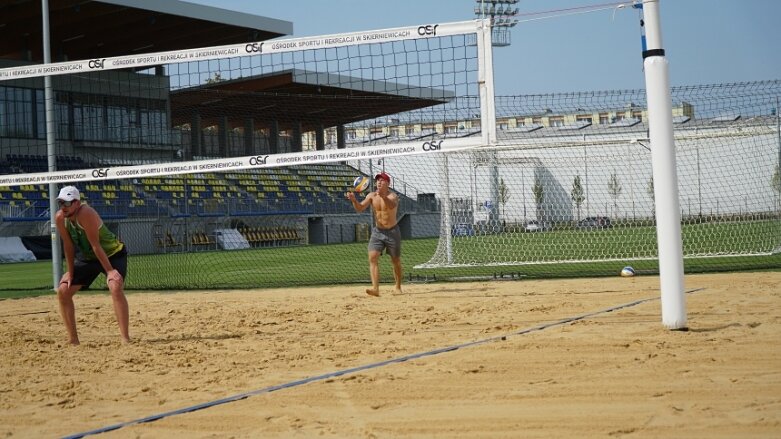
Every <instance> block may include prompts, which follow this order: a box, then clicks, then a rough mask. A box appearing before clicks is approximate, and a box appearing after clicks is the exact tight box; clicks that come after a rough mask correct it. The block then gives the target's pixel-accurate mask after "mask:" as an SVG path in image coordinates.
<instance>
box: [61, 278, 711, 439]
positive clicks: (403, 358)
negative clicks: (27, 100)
mask: <svg viewBox="0 0 781 439" xmlns="http://www.w3.org/2000/svg"><path fill="white" fill-rule="evenodd" d="M702 289H703V288H698V289H694V290H689V291H686V293H687V294H688V293H693V292H697V291H700V290H702ZM654 300H660V298H659V297H651V298H647V299H640V300H635V301H633V302H629V303H625V304H623V305H616V306H613V307H610V308H606V309H603V310H600V311H593V312H590V313H586V314H581V315H578V316H573V317H566V318H563V319H561V320H556V321H553V322H548V323H543V324H541V325H537V326H532V327H531V328H526V329H522V330H520V331H516V332H511V333H509V334H505V335H497V336H493V337H488V338H484V339H481V340H475V341H470V342H467V343H461V344H457V345H453V346H447V347H444V348H439V349H433V350H430V351H425V352H418V353H416V354H409V355H404V356H401V357H397V358H391V359H390V360H385V361H379V362H376V363H369V364H365V365H363V366H357V367H352V368H349V369H342V370H337V371H334V372H328V373H324V374H322V375H315V376H311V377H309V378H303V379H300V380H296V381H290V382H287V383H284V384H277V385H274V386H269V387H264V388H262V389H257V390H252V391H250V392H245V393H239V394H237V395H233V396H229V397H227V398H222V399H218V400H215V401H209V402H204V403H201V404H197V405H193V406H189V407H184V408H181V409H177V410H172V411H168V412H164V413H159V414H156V415H151V416H147V417H144V418H139V419H134V420H132V421H126V422H121V423H119V424H114V425H109V426H106V427H101V428H98V429H95V430H90V431H85V432H82V433H75V434H71V435H68V436H64V439H78V438H82V437H84V436H91V435H96V434H101V433H106V432H109V431H113V430H118V429H120V428H123V427H129V426H131V425H136V424H144V423H147V422H154V421H157V420H159V419H163V418H167V417H169V416H176V415H181V414H184V413H190V412H195V411H198V410H203V409H206V408H209V407H214V406H217V405H222V404H227V403H229V402H234V401H240V400H242V399H247V398H249V397H251V396H256V395H261V394H264V393H271V392H275V391H277V390H282V389H288V388H290V387H296V386H300V385H303V384H308V383H312V382H315V381H324V380H327V379H330V378H335V377H339V376H342V375H348V374H352V373H356V372H361V371H364V370H368V369H375V368H378V367H382V366H387V365H389V364H396V363H403V362H405V361H409V360H415V359H418V358H424V357H430V356H433V355H438V354H441V353H444V352H451V351H455V350H458V349H462V348H469V347H473V346H479V345H483V344H487V343H493V342H497V341H501V340H506V339H507V337H510V336H514V335H524V334H529V333H531V332H535V331H542V330H545V329H548V328H552V327H555V326H561V325H565V324H567V323H572V322H576V321H578V320H583V319H586V318H589V317H593V316H596V315H599V314H605V313H609V312H613V311H618V310H621V309H624V308H630V307H633V306H637V305H640V304H642V303H646V302H651V301H654Z"/></svg>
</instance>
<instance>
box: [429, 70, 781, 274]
mask: <svg viewBox="0 0 781 439" xmlns="http://www.w3.org/2000/svg"><path fill="white" fill-rule="evenodd" d="M779 95H781V82H779V81H766V82H755V83H743V84H723V85H708V86H692V87H678V88H673V89H672V98H673V121H674V132H675V145H676V155H677V157H678V160H677V173H678V176H679V192H680V205H681V218H682V233H683V256H684V258H686V259H687V260H689V261H693V260H699V261H700V265H699V266H696V265H695V266H692V267H695V270H696V269H702V267H703V266H709V267H710V268H711V269H731V268H738V267H741V266H744V265H742V262H741V258H740V257H742V256H755V257H758V258H757V263H758V264H759V266H762V265H763V264H767V263H769V264H770V265H771V266H777V265H778V263H779V252H781V201H780V200H781V180H780V179H779V162H780V161H781V136H780V135H779V125H781V122H780V121H779V115H778V100H779ZM496 108H497V124H498V126H499V130H498V134H497V136H498V139H499V142H498V145H497V146H491V147H485V148H480V149H479V150H469V151H462V152H457V153H452V154H446V155H442V156H440V157H438V159H439V169H440V171H439V173H438V175H440V176H441V178H440V183H441V185H440V190H441V191H442V199H443V200H446V201H445V202H443V204H444V207H443V217H442V218H443V220H442V228H441V230H440V243H439V246H438V247H437V250H436V253H435V254H434V256H433V257H432V258H431V260H430V261H428V262H426V263H424V264H421V265H420V266H419V267H421V268H434V267H447V266H451V267H457V266H480V265H494V266H513V265H527V266H529V265H540V264H560V263H586V262H600V261H602V262H604V261H614V262H615V264H614V266H615V270H616V271H615V272H616V273H618V271H619V270H620V268H621V264H625V263H628V262H631V261H644V260H645V261H649V264H646V265H645V266H647V267H649V269H650V270H651V271H652V270H653V267H654V266H653V262H654V261H655V260H656V259H657V257H658V252H657V236H656V229H655V214H656V212H655V208H654V205H655V203H654V190H653V188H654V181H653V177H652V170H651V150H652V148H653V147H654V145H653V144H651V142H650V141H649V139H648V138H647V136H648V134H647V132H648V124H647V122H648V120H647V119H648V116H647V106H646V98H645V92H644V91H643V90H622V91H615V92H599V93H567V94H559V95H536V96H519V97H497V98H496ZM695 270H692V271H695Z"/></svg>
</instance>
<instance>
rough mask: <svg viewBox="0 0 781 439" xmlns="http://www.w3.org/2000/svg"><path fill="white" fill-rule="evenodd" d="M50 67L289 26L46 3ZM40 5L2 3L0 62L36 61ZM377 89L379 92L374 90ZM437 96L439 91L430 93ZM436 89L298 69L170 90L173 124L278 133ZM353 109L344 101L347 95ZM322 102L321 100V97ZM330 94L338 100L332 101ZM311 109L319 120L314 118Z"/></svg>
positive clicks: (391, 105)
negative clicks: (260, 124) (199, 120)
mask: <svg viewBox="0 0 781 439" xmlns="http://www.w3.org/2000/svg"><path fill="white" fill-rule="evenodd" d="M48 4H49V23H50V24H49V28H50V35H51V42H50V44H51V53H52V61H53V62H59V61H67V60H86V59H93V58H106V57H112V56H122V55H133V54H144V53H154V52H164V51H173V50H181V49H192V48H199V47H210V46H219V45H228V44H236V43H244V42H250V41H264V40H268V39H272V38H277V37H280V36H286V35H290V34H292V33H293V24H292V23H291V22H288V21H283V20H277V19H273V18H268V17H263V16H258V15H252V14H247V13H244V12H237V11H230V10H227V9H222V8H215V7H210V6H203V5H198V4H194V3H189V2H186V1H181V0H48ZM42 27H43V25H42V13H41V0H0V60H1V59H8V60H12V61H14V60H15V61H19V62H20V63H24V64H27V63H41V62H43V46H42V44H43V43H42V33H43V31H42ZM375 90H381V91H382V92H377V91H375ZM437 93H438V94H437ZM444 93H445V92H444V91H442V90H437V89H429V88H414V87H412V88H411V87H406V86H404V85H403V84H393V83H388V82H377V81H367V80H362V79H356V78H347V77H342V76H336V75H327V74H326V75H324V74H313V73H312V72H306V71H301V70H291V71H282V72H274V73H272V74H268V75H260V76H252V77H248V78H237V79H233V80H230V81H225V82H222V81H221V82H218V83H212V84H205V85H203V86H199V87H192V88H187V89H180V90H177V91H173V92H172V93H171V116H172V122H173V123H174V124H182V123H188V122H190V121H191V120H190V118H189V117H188V115H189V114H193V113H194V112H197V113H198V114H199V115H201V116H202V117H203V118H204V122H206V123H212V122H213V121H216V120H217V118H218V117H220V116H228V117H229V118H230V122H229V123H231V124H232V125H233V124H239V123H242V121H240V120H237V119H238V117H237V116H236V115H240V114H244V118H246V117H252V118H253V119H255V120H257V121H263V120H277V121H279V122H280V123H281V124H282V126H283V129H284V128H286V126H287V127H289V126H290V125H291V124H292V123H298V122H301V123H302V124H303V125H304V126H303V128H304V129H306V130H309V129H315V128H317V127H316V126H312V122H311V121H313V120H317V121H318V125H321V124H322V125H323V126H334V125H339V124H347V123H350V122H355V121H359V120H366V119H371V118H374V117H379V116H383V115H387V114H394V113H399V112H403V111H409V110H413V109H417V108H423V107H427V106H431V105H436V104H441V103H442V102H444V101H447V100H449V99H450V98H452V97H453V96H452V93H451V94H449V95H446V94H444ZM348 96H350V97H360V98H361V99H359V100H360V101H361V104H360V105H355V100H353V102H352V103H351V105H345V104H346V102H347V101H346V100H345V99H339V97H341V98H346V97H348ZM324 98H329V99H324ZM335 98H336V99H335ZM315 113H319V115H315Z"/></svg>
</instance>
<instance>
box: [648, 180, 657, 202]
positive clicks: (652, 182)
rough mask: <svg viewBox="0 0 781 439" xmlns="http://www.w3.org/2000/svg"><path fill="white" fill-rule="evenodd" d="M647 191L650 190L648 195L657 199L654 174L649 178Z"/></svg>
mask: <svg viewBox="0 0 781 439" xmlns="http://www.w3.org/2000/svg"><path fill="white" fill-rule="evenodd" d="M646 192H648V196H650V197H651V199H652V200H654V201H656V194H655V193H654V176H653V175H652V176H651V178H649V179H648V188H647V189H646Z"/></svg>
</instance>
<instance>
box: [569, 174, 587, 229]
mask: <svg viewBox="0 0 781 439" xmlns="http://www.w3.org/2000/svg"><path fill="white" fill-rule="evenodd" d="M570 196H571V197H572V202H574V203H575V206H576V207H577V209H578V218H577V220H578V221H580V206H581V205H582V204H583V201H584V200H585V199H586V197H585V196H584V195H583V186H581V184H580V175H576V176H575V181H573V182H572V192H570Z"/></svg>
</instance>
